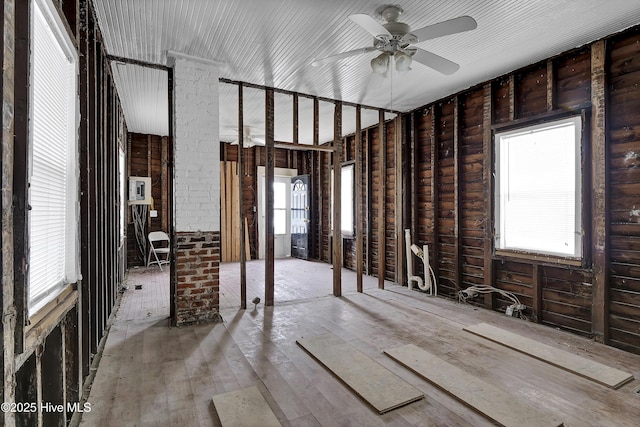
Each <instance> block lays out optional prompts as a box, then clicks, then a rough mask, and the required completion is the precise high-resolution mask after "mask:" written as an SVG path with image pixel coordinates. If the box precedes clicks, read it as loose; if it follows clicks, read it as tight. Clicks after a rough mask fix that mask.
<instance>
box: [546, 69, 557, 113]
mask: <svg viewBox="0 0 640 427" xmlns="http://www.w3.org/2000/svg"><path fill="white" fill-rule="evenodd" d="M555 87H556V79H555V68H554V66H553V59H549V60H548V61H547V111H553V110H554V109H555V106H556V93H555V92H556V91H555Z"/></svg>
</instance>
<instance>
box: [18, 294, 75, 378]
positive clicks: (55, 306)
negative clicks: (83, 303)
mask: <svg viewBox="0 0 640 427" xmlns="http://www.w3.org/2000/svg"><path fill="white" fill-rule="evenodd" d="M77 302H78V291H77V290H76V289H75V283H72V284H69V285H67V286H66V287H65V288H63V289H62V290H61V291H60V293H59V294H58V295H57V296H56V297H55V298H54V299H52V300H51V301H49V302H48V303H47V304H46V305H45V306H44V307H42V308H41V309H40V310H38V311H37V312H36V313H34V314H33V315H32V316H31V317H29V325H27V326H26V327H25V331H24V351H23V352H22V353H21V354H20V355H19V356H18V357H17V358H16V365H22V363H24V361H26V360H27V358H28V357H29V356H30V355H31V354H32V353H33V351H34V350H35V349H36V347H37V346H38V345H39V344H40V343H41V342H42V341H43V340H44V339H45V338H46V337H47V336H48V335H49V334H50V333H51V331H52V330H53V329H54V328H55V327H56V326H57V325H58V324H59V323H60V322H61V321H62V319H64V317H65V316H66V315H67V313H68V312H69V311H70V310H71V309H72V308H73V307H74V306H75V305H76V304H77ZM16 369H19V366H18V367H17V368H16Z"/></svg>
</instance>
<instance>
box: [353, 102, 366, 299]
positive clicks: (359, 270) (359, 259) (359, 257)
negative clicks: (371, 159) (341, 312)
mask: <svg viewBox="0 0 640 427" xmlns="http://www.w3.org/2000/svg"><path fill="white" fill-rule="evenodd" d="M361 113H362V111H361V109H360V106H357V107H356V138H355V139H356V141H355V143H356V147H355V148H356V166H355V167H356V176H355V180H356V201H355V204H356V213H355V215H356V221H355V222H356V290H357V291H358V292H362V290H363V286H362V274H363V269H364V265H363V262H364V256H363V255H364V254H363V247H362V241H363V240H362V233H363V232H364V226H363V224H362V114H361Z"/></svg>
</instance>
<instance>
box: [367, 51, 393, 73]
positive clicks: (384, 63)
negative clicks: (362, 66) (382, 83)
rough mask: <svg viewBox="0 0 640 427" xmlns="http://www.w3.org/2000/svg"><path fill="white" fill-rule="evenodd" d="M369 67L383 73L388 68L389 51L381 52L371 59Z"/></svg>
mask: <svg viewBox="0 0 640 427" xmlns="http://www.w3.org/2000/svg"><path fill="white" fill-rule="evenodd" d="M371 69H372V70H373V71H374V72H375V73H378V74H385V73H386V72H387V70H388V69H389V52H382V53H381V54H380V55H378V56H376V57H375V58H373V59H372V60H371Z"/></svg>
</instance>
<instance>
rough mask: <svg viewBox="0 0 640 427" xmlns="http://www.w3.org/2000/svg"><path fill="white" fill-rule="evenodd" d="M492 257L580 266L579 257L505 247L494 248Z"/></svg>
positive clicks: (580, 260)
mask: <svg viewBox="0 0 640 427" xmlns="http://www.w3.org/2000/svg"><path fill="white" fill-rule="evenodd" d="M494 259H497V260H508V259H514V260H528V261H531V262H535V263H542V264H550V265H571V266H576V267H582V259H581V258H573V257H563V256H559V255H544V254H537V253H533V252H524V251H514V250H506V249H496V251H495V255H494Z"/></svg>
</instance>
